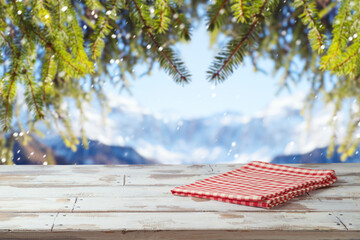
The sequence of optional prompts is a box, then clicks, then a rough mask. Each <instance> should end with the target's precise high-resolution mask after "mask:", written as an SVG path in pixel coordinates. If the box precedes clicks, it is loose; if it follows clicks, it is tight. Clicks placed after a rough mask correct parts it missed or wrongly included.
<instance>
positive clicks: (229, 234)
mask: <svg viewBox="0 0 360 240" xmlns="http://www.w3.org/2000/svg"><path fill="white" fill-rule="evenodd" d="M0 239H1V240H10V239H11V240H20V239H21V240H28V239H36V240H51V239H54V240H99V239H101V240H119V239H121V240H137V239H149V240H169V239H171V240H219V239H222V240H254V239H262V240H289V239H291V240H304V239H306V240H319V239H324V240H325V239H326V240H339V239H341V240H354V239H360V232H359V231H342V230H339V231H337V230H334V231H326V230H317V231H312V230H306V231H303V230H301V231H291V230H281V231H272V230H270V231H262V230H257V231H242V230H238V231H237V230H229V231H226V230H217V231H213V230H200V231H196V230H195V231H194V230H192V231H189V230H180V231H178V230H177V231H159V230H156V231H113V230H112V231H96V232H95V231H56V232H6V233H2V234H0Z"/></svg>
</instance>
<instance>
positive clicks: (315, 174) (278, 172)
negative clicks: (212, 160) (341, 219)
mask: <svg viewBox="0 0 360 240" xmlns="http://www.w3.org/2000/svg"><path fill="white" fill-rule="evenodd" d="M336 180H337V177H336V175H335V171H334V170H314V169H306V168H295V167H289V166H284V165H276V164H271V163H265V162H257V161H254V162H250V163H248V164H246V165H244V166H242V167H240V168H239V169H235V170H233V171H230V172H227V173H223V174H220V175H217V176H213V177H210V178H206V179H203V180H200V181H197V182H195V183H192V184H188V185H185V186H181V187H176V188H174V189H173V190H171V192H172V193H173V194H174V195H180V196H192V197H200V198H207V199H212V200H218V201H224V202H229V203H236V204H242V205H247V206H254V207H263V208H271V207H274V206H276V205H278V204H280V203H283V202H286V201H288V200H290V199H292V198H294V197H296V196H299V195H301V194H304V193H306V192H309V191H312V190H314V189H316V188H320V187H325V186H328V185H330V184H332V183H334V182H335V181H336Z"/></svg>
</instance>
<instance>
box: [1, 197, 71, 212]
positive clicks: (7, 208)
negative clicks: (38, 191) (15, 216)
mask: <svg viewBox="0 0 360 240" xmlns="http://www.w3.org/2000/svg"><path fill="white" fill-rule="evenodd" d="M74 204H75V198H43V197H41V196H39V197H37V198H25V197H24V196H23V197H20V198H18V197H17V198H8V197H6V198H4V197H1V198H0V213H1V212H21V213H27V212H31V213H41V212H71V210H72V209H73V207H74Z"/></svg>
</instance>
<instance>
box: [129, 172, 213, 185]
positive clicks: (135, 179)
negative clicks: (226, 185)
mask: <svg viewBox="0 0 360 240" xmlns="http://www.w3.org/2000/svg"><path fill="white" fill-rule="evenodd" d="M215 175H217V174H206V175H205V174H142V175H125V185H129V186H131V185H147V186H152V185H157V186H160V185H167V186H180V185H184V184H189V183H192V182H195V181H198V180H201V179H204V178H208V177H210V176H215Z"/></svg>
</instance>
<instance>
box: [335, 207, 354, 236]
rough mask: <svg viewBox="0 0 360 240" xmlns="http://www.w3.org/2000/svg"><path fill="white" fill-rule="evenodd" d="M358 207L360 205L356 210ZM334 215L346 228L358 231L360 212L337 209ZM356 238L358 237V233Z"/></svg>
mask: <svg viewBox="0 0 360 240" xmlns="http://www.w3.org/2000/svg"><path fill="white" fill-rule="evenodd" d="M359 209H360V207H358V208H357V209H356V210H359ZM354 210H355V209H354ZM334 215H335V216H336V217H337V218H338V219H339V220H340V221H341V223H342V224H343V225H344V226H345V227H346V228H347V229H348V230H357V231H360V213H359V212H358V211H354V212H342V211H338V212H334ZM358 239H360V234H359V238H358Z"/></svg>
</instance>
